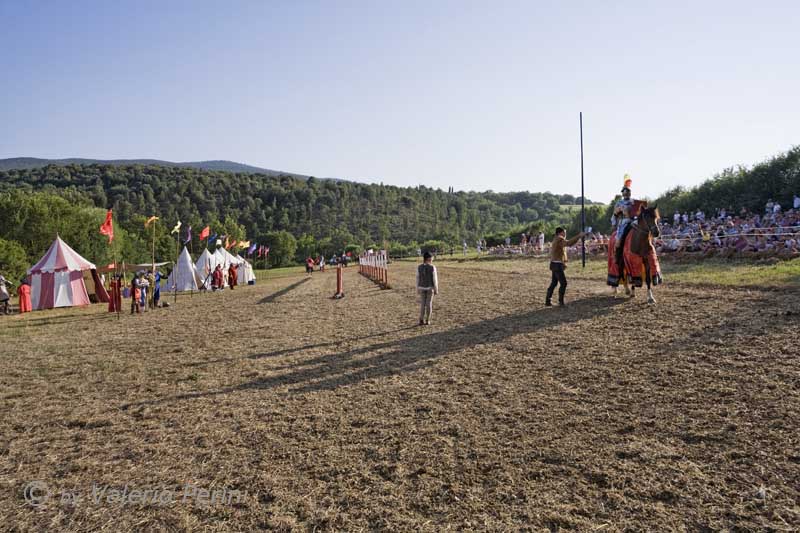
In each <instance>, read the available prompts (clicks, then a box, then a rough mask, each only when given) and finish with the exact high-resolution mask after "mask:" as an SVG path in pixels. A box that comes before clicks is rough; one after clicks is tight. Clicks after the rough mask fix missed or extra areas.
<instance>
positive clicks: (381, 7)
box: [0, 0, 800, 201]
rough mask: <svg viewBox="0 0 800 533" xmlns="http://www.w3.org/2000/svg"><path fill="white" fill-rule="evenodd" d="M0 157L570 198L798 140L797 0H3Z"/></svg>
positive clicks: (749, 159) (682, 180) (671, 180)
mask: <svg viewBox="0 0 800 533" xmlns="http://www.w3.org/2000/svg"><path fill="white" fill-rule="evenodd" d="M0 28H2V31H0V50H2V53H0V72H2V77H1V78H0V158H6V157H23V156H24V157H42V158H64V157H87V158H98V159H122V158H155V159H165V160H169V161H201V160H212V159H228V160H232V161H237V162H241V163H247V164H251V165H256V166H260V167H265V168H270V169H275V170H283V171H288V172H296V173H300V174H308V175H314V176H317V177H338V178H344V179H351V180H354V181H362V182H383V183H386V184H392V185H399V186H416V185H419V184H422V185H426V186H429V187H438V188H442V189H447V188H448V187H454V188H455V189H456V190H476V191H485V190H494V191H517V190H528V191H551V192H554V193H560V194H564V193H569V194H574V195H580V192H581V189H580V176H581V162H580V137H579V120H578V117H579V112H583V123H584V135H583V139H584V154H585V155H584V169H585V186H586V196H587V197H588V198H590V199H592V200H596V201H608V200H610V199H611V198H612V197H613V196H614V194H616V193H617V192H619V189H620V188H621V187H622V181H623V175H624V174H625V173H629V174H630V176H631V178H632V179H633V191H634V196H635V197H644V196H648V197H651V198H652V197H655V196H657V195H658V194H659V193H661V192H663V191H665V190H666V189H669V188H671V187H674V186H676V185H683V186H692V185H696V184H698V183H700V182H702V181H703V180H705V179H708V178H709V177H711V176H713V175H714V174H715V173H718V172H720V171H722V170H723V169H725V168H728V167H732V166H736V165H739V164H743V165H752V164H754V163H758V162H760V161H763V160H765V159H768V158H769V157H772V156H774V155H777V154H779V153H781V152H784V151H786V150H788V149H790V148H791V147H792V146H795V145H797V144H800V120H799V119H800V106H798V98H797V97H798V95H799V94H800V68H799V67H798V65H799V64H798V61H797V58H798V51H800V39H798V34H800V2H797V1H795V0H787V1H783V2H777V1H775V2H773V1H762V2H752V1H747V2H740V1H736V0H728V1H709V2H704V1H696V2H688V1H687V2H684V1H679V0H676V1H673V2H649V1H642V0H638V1H631V2H614V1H609V2H596V1H595V2H577V1H553V2H537V1H533V0H526V1H519V2H516V1H504V0H497V1H485V2H474V1H467V0H463V1H461V0H459V1H455V0H432V1H431V0H427V1H417V0H403V1H399V0H398V1H394V0H380V1H361V2H355V1H337V0H325V1H319V2H316V1H302V0H299V1H288V0H287V1H277V0H273V1H266V0H261V1H253V2H247V1H235V0H234V1H231V2H216V1H215V2H206V1H200V0H193V1H185V2H181V1H177V0H175V1H172V0H170V1H167V2H161V1H158V2H155V1H137V2H133V1H127V2H107V1H96V2H87V1H80V0H76V1H71V2H61V1H37V2H14V1H12V0H0Z"/></svg>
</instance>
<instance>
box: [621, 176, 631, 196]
mask: <svg viewBox="0 0 800 533" xmlns="http://www.w3.org/2000/svg"><path fill="white" fill-rule="evenodd" d="M632 182H633V180H631V177H630V176H629V175H627V174H625V182H624V183H623V185H622V191H621V192H623V193H624V192H626V191H627V192H631V183H632Z"/></svg>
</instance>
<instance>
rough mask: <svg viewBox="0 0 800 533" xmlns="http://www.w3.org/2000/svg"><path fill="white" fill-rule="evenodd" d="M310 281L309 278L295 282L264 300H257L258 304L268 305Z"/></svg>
mask: <svg viewBox="0 0 800 533" xmlns="http://www.w3.org/2000/svg"><path fill="white" fill-rule="evenodd" d="M310 280H311V278H303V279H301V280H300V281H296V282H294V283H292V284H291V285H287V286H286V287H284V288H282V289H281V290H279V291H276V292H273V293H272V294H270V295H268V296H265V297H264V298H262V299H261V300H259V301H258V303H259V304H268V303H271V302H274V301H275V300H276V299H277V298H280V297H281V296H283V295H284V294H288V293H290V292H292V291H293V290H295V289H296V288H298V287H299V286H300V285H302V284H303V283H306V282H307V281H310Z"/></svg>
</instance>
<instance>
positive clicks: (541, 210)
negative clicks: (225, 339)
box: [0, 164, 578, 245]
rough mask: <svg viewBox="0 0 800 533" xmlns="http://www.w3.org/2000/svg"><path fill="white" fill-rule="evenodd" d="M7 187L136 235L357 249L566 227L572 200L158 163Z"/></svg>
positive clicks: (17, 173) (1, 183)
mask: <svg viewBox="0 0 800 533" xmlns="http://www.w3.org/2000/svg"><path fill="white" fill-rule="evenodd" d="M11 189H28V190H37V191H49V192H52V193H54V194H60V195H67V194H69V195H77V196H79V197H83V198H87V199H88V200H89V201H90V202H91V204H92V205H94V206H96V207H98V208H104V209H105V208H109V207H111V208H113V209H114V214H115V220H116V221H117V222H118V223H120V224H121V225H122V227H124V228H126V229H128V230H129V231H130V232H132V233H133V232H139V231H140V222H141V219H142V217H146V216H149V215H153V214H155V215H158V216H159V217H161V219H162V220H163V221H165V222H164V224H169V223H174V221H176V220H178V219H180V220H181V221H182V222H183V224H184V227H187V226H188V225H192V226H193V227H194V228H201V227H203V226H205V225H207V224H210V225H211V227H212V231H217V230H223V231H227V232H228V233H231V234H236V233H243V234H242V235H241V237H242V238H245V237H246V238H249V239H259V238H260V237H261V236H263V235H264V234H266V233H268V232H270V231H274V230H286V231H288V232H290V233H292V234H293V235H294V236H295V237H301V236H302V235H304V234H308V235H311V236H313V237H314V238H315V239H316V240H321V239H326V238H327V239H331V240H333V241H334V242H335V243H341V244H349V243H357V244H361V245H371V244H373V243H383V242H385V241H394V242H401V243H411V242H414V243H420V242H423V241H425V240H431V239H438V240H443V241H447V242H448V243H453V244H455V243H460V242H461V240H462V239H466V240H469V241H471V242H472V241H474V239H476V238H479V237H485V236H486V235H487V234H490V233H492V232H498V231H507V230H509V229H510V228H513V227H515V226H518V225H521V224H529V223H532V222H545V221H554V220H556V219H559V220H563V217H564V213H563V212H562V211H561V204H573V203H576V201H578V199H576V198H575V197H573V196H570V195H562V196H557V195H554V194H550V193H528V192H516V193H494V192H481V193H477V192H446V191H442V190H438V189H436V190H434V189H430V188H427V187H416V188H402V187H394V186H388V185H382V184H381V185H378V184H362V183H354V182H348V181H336V180H317V179H314V178H308V179H305V180H300V179H297V178H294V177H291V176H268V175H265V174H250V173H229V172H221V171H210V170H202V169H194V168H182V167H165V166H157V165H125V166H115V165H97V164H92V165H78V164H73V165H58V166H56V165H50V166H46V167H42V168H30V169H24V170H9V171H5V172H0V191H2V190H5V191H8V190H11ZM237 225H238V226H241V229H240V230H236V229H235V228H236V227H237ZM223 226H224V227H223Z"/></svg>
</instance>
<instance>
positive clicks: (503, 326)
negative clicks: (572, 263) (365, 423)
mask: <svg viewBox="0 0 800 533" xmlns="http://www.w3.org/2000/svg"><path fill="white" fill-rule="evenodd" d="M625 301H626V300H623V299H619V300H615V299H611V298H608V297H606V296H597V297H592V298H586V299H583V300H578V301H575V302H574V303H572V304H570V305H569V306H568V307H565V308H539V309H535V310H532V311H528V312H524V313H517V314H512V315H503V316H499V317H496V318H492V319H489V320H485V321H483V322H478V323H474V324H468V325H465V326H461V327H458V328H455V329H450V330H446V331H437V332H433V333H427V334H423V335H419V336H417V337H412V338H404V339H397V340H392V341H387V342H379V343H376V344H371V345H368V346H364V347H361V348H355V349H352V350H347V351H343V352H339V353H332V354H327V355H322V356H319V357H315V358H311V359H307V360H304V361H299V362H297V363H295V364H291V365H287V366H285V367H282V368H279V369H278V370H281V369H284V370H288V372H286V373H283V374H280V375H277V376H269V377H262V378H258V379H254V380H251V381H246V382H244V383H241V384H239V385H235V386H232V387H226V388H223V389H217V390H209V391H200V392H190V393H186V394H180V395H176V396H171V397H167V398H162V399H157V400H148V401H144V402H134V403H130V404H125V405H123V406H121V409H128V408H130V407H135V406H141V405H153V404H163V403H169V402H176V401H180V400H191V399H197V398H205V397H213V396H218V395H223V394H228V393H232V392H238V391H247V390H264V389H276V388H285V387H289V392H291V393H295V394H302V393H306V392H314V391H330V390H335V389H337V388H339V387H343V386H348V385H354V384H357V383H360V382H362V381H365V380H372V379H378V378H383V377H387V376H394V375H398V374H404V373H410V372H416V371H418V370H421V369H423V368H427V367H429V366H431V365H433V364H434V363H435V362H436V360H437V359H438V358H440V357H442V356H444V355H447V354H450V353H453V352H458V351H461V350H464V349H466V348H470V347H472V346H475V345H477V344H493V343H498V342H502V341H505V340H506V339H508V338H509V337H512V336H515V335H524V334H528V333H533V332H536V331H538V330H541V329H544V328H548V327H551V326H557V325H563V324H569V323H572V322H577V321H580V320H585V319H593V318H597V317H598V316H602V315H605V314H607V313H610V312H611V311H612V310H613V308H614V307H616V306H617V305H622V304H623V303H624V302H625ZM376 352H377V353H376Z"/></svg>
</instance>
